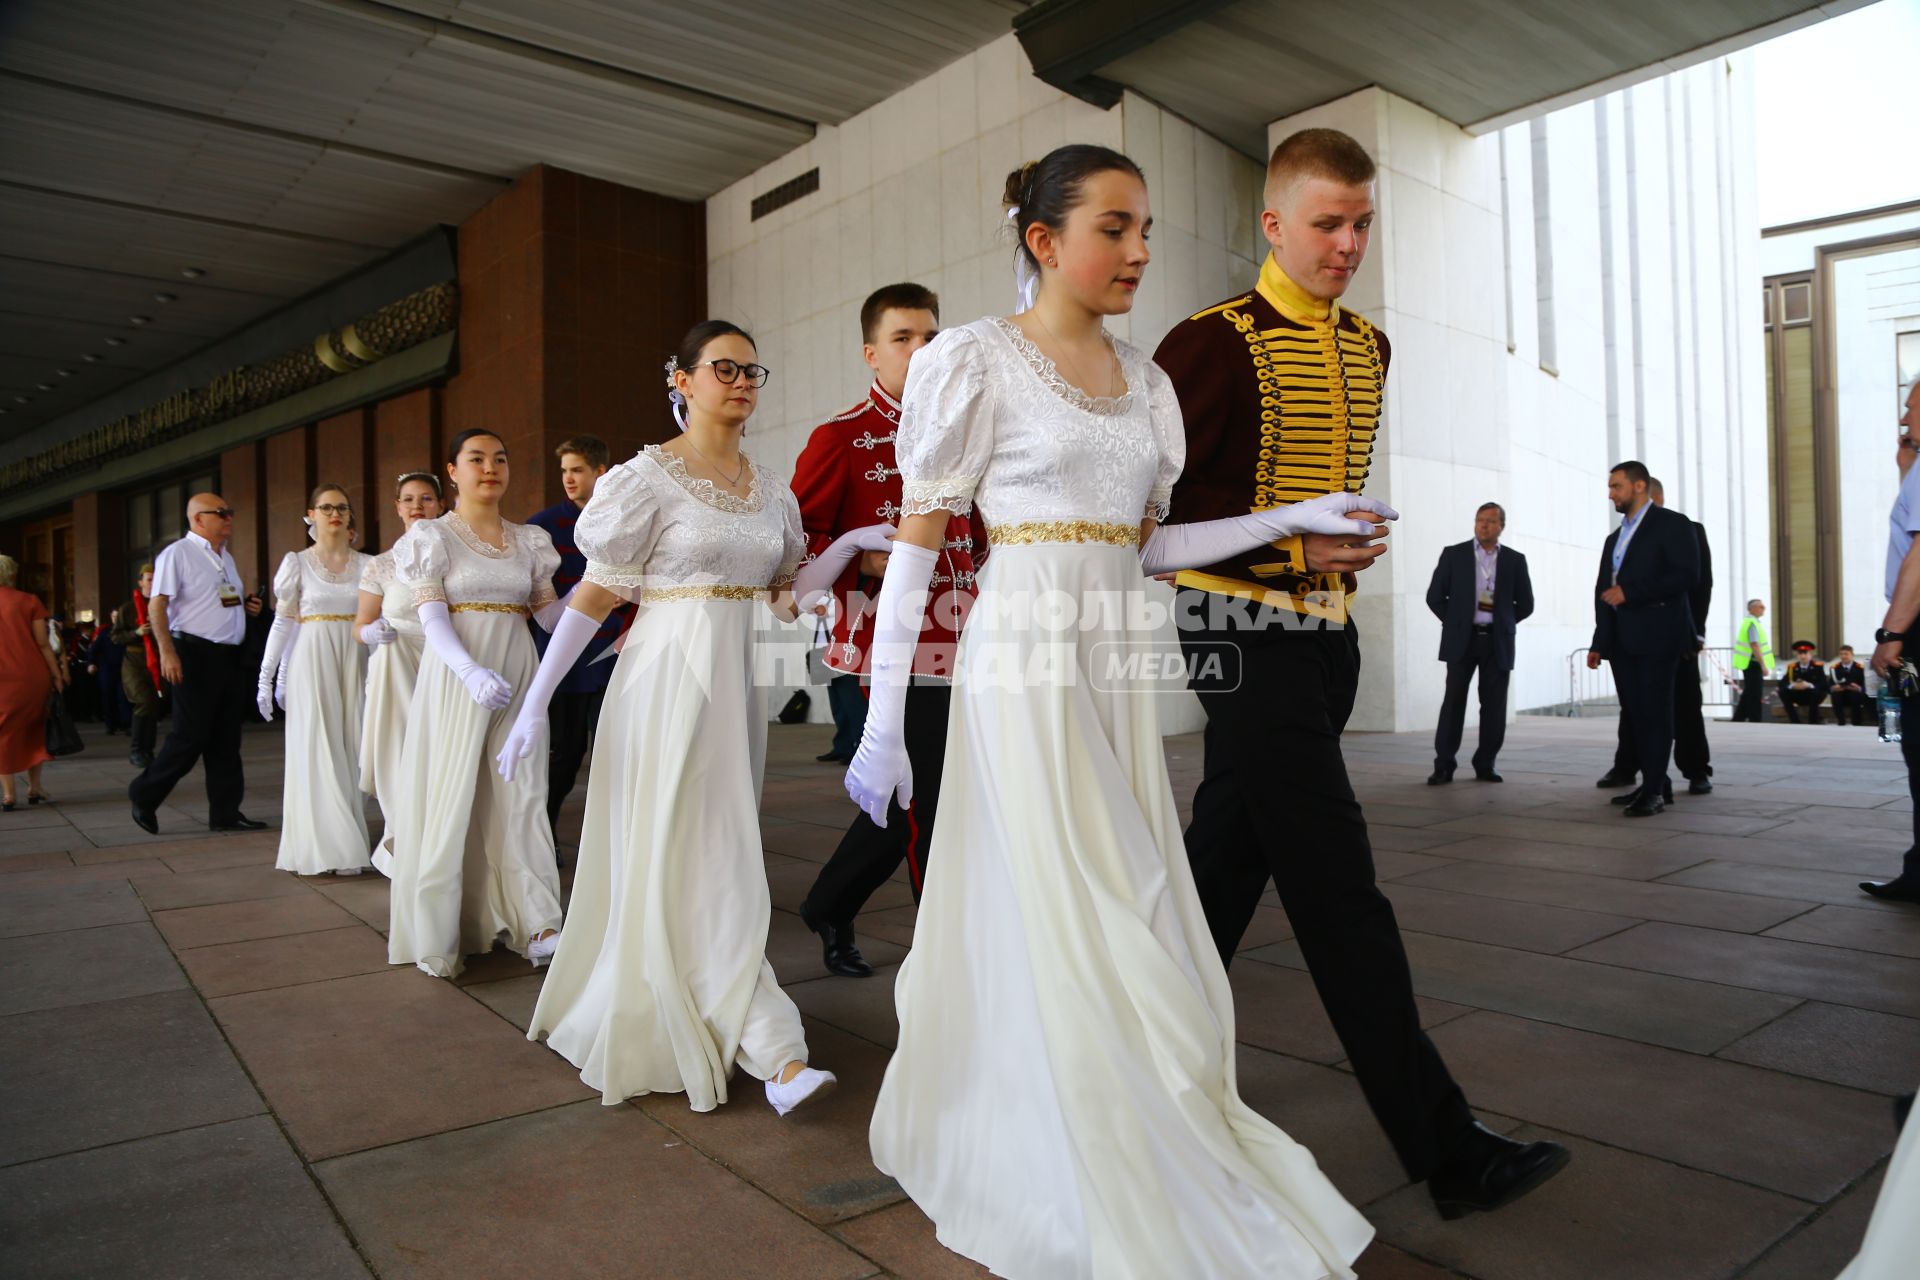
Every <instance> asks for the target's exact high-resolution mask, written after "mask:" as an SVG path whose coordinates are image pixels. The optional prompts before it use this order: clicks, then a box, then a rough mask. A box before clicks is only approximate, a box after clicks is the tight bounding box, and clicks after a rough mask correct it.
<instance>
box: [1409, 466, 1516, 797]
mask: <svg viewBox="0 0 1920 1280" xmlns="http://www.w3.org/2000/svg"><path fill="white" fill-rule="evenodd" d="M1506 527H1507V512H1506V508H1504V507H1502V506H1501V505H1500V504H1499V503H1497V502H1486V503H1482V504H1481V506H1480V509H1479V510H1478V511H1476V512H1474V513H1473V537H1472V539H1471V540H1470V541H1467V542H1460V543H1456V544H1454V545H1453V546H1451V547H1446V548H1444V549H1443V550H1442V551H1441V552H1440V563H1438V564H1436V565H1435V566H1434V567H1433V581H1432V582H1430V583H1428V584H1427V608H1429V609H1431V610H1433V616H1434V617H1436V618H1438V619H1440V661H1442V662H1444V663H1446V664H1447V693H1446V697H1445V699H1443V700H1442V702H1441V703H1440V725H1439V727H1438V728H1436V729H1435V730H1434V731H1433V774H1432V776H1431V777H1429V778H1428V779H1427V783H1428V785H1429V786H1439V785H1441V784H1442V783H1447V782H1452V781H1453V770H1454V765H1455V753H1456V752H1457V751H1459V749H1460V733H1461V730H1462V729H1463V728H1464V726H1465V724H1466V719H1467V685H1468V684H1469V683H1471V682H1472V680H1473V678H1474V676H1475V675H1476V674H1478V676H1479V677H1480V741H1479V744H1478V745H1477V746H1475V748H1474V751H1473V776H1474V777H1476V778H1478V779H1480V781H1482V782H1498V781H1500V775H1499V774H1498V773H1496V772H1494V768H1493V761H1494V757H1495V756H1497V755H1499V754H1500V744H1501V743H1502V742H1503V741H1505V739H1506V736H1507V681H1508V680H1509V678H1511V676H1512V675H1513V632H1514V628H1515V627H1516V626H1517V625H1518V624H1519V623H1522V622H1524V621H1526V619H1527V615H1528V614H1530V613H1532V612H1533V582H1532V581H1531V580H1530V579H1529V578H1528V577H1527V558H1526V557H1525V556H1523V555H1521V554H1520V553H1519V552H1518V551H1515V550H1514V549H1513V548H1511V547H1503V546H1501V545H1500V535H1501V533H1502V532H1504V531H1505V529H1506Z"/></svg>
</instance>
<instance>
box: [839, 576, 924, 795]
mask: <svg viewBox="0 0 1920 1280" xmlns="http://www.w3.org/2000/svg"><path fill="white" fill-rule="evenodd" d="M939 558H940V557H939V556H938V554H936V553H935V552H933V551H931V550H929V549H928V548H926V547H917V546H914V545H913V544H912V543H910V542H896V543H894V544H893V550H892V553H891V554H890V555H889V556H888V557H887V574H886V577H884V578H882V579H881V580H880V602H879V605H878V607H877V610H876V612H877V615H878V616H877V617H875V619H874V627H873V650H872V653H873V687H872V691H871V696H870V698H869V699H868V702H867V727H866V729H865V730H864V731H863V732H862V733H861V735H860V749H859V750H858V751H855V752H854V753H853V763H852V764H850V765H848V766H847V794H848V795H850V796H852V797H853V802H854V803H855V804H857V805H859V806H860V807H861V808H862V809H863V810H865V811H866V815H867V816H868V817H869V818H872V819H873V820H874V822H875V823H876V824H877V825H879V826H882V827H884V826H886V825H887V802H888V801H889V800H895V799H897V800H899V802H900V804H901V806H902V807H903V808H904V807H905V806H907V805H910V804H912V803H913V766H912V765H911V764H910V763H908V761H907V738H906V722H907V685H908V684H909V683H911V681H912V677H913V651H914V649H915V647H916V646H917V645H918V644H919V643H920V622H921V619H923V618H924V617H925V616H926V613H927V587H928V585H929V584H930V583H931V582H932V581H933V567H934V565H935V563H937V562H938V560H939Z"/></svg>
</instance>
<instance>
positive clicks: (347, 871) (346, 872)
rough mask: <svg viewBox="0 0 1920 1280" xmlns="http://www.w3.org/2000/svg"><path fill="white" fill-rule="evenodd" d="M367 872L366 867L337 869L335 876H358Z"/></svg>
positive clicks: (334, 871)
mask: <svg viewBox="0 0 1920 1280" xmlns="http://www.w3.org/2000/svg"><path fill="white" fill-rule="evenodd" d="M365 870H366V868H365V867H335V868H334V869H333V874H335V875H337V876H357V875H359V874H360V873H361V872H362V871H365Z"/></svg>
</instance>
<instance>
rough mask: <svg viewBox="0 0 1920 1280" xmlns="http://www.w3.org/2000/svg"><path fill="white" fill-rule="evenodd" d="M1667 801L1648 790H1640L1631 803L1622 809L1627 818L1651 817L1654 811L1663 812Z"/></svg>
mask: <svg viewBox="0 0 1920 1280" xmlns="http://www.w3.org/2000/svg"><path fill="white" fill-rule="evenodd" d="M1666 808H1667V802H1666V801H1665V800H1662V799H1661V798H1660V797H1659V796H1656V795H1654V794H1653V793H1652V792H1649V791H1642V792H1641V793H1640V794H1639V795H1637V796H1635V797H1634V800H1633V803H1632V804H1630V805H1628V806H1627V807H1626V808H1625V809H1624V810H1622V812H1623V813H1625V814H1626V815H1627V816H1628V817H1629V818H1651V817H1652V816H1653V815H1654V814H1656V813H1664V812H1665V811H1666Z"/></svg>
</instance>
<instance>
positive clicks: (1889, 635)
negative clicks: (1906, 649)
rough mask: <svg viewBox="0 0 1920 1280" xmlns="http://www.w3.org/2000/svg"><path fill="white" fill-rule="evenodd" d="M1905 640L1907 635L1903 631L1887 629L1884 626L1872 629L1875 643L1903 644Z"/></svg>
mask: <svg viewBox="0 0 1920 1280" xmlns="http://www.w3.org/2000/svg"><path fill="white" fill-rule="evenodd" d="M1906 640H1907V637H1906V634H1905V633H1904V632H1900V631H1889V630H1887V629H1886V628H1885V627H1875V628H1874V631H1873V642H1874V643H1875V644H1893V643H1899V644H1905V643H1906Z"/></svg>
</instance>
